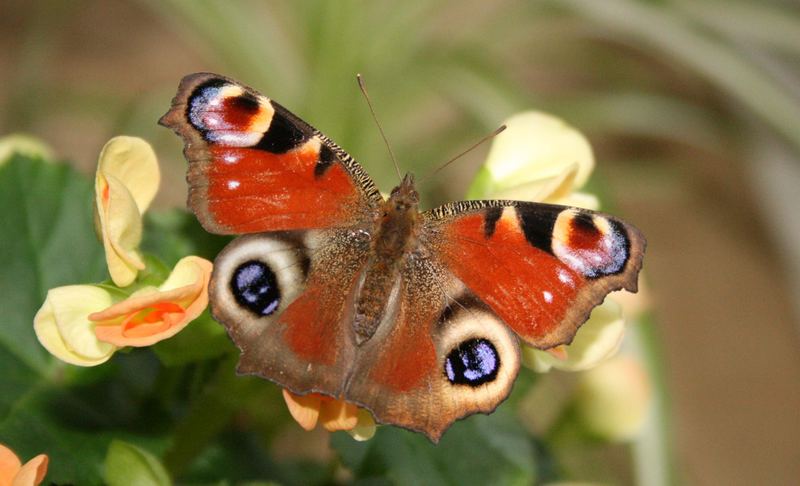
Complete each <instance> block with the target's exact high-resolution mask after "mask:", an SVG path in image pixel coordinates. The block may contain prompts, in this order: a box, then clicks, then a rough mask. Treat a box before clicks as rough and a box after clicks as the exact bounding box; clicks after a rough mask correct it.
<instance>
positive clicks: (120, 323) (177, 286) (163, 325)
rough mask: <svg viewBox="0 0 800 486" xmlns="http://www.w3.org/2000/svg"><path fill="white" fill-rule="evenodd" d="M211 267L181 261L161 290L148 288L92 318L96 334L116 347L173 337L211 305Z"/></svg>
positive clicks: (195, 261) (190, 260) (206, 263)
mask: <svg viewBox="0 0 800 486" xmlns="http://www.w3.org/2000/svg"><path fill="white" fill-rule="evenodd" d="M211 271H212V264H211V262H209V261H208V260H205V259H203V258H200V257H195V256H189V257H185V258H183V259H181V260H180V261H179V262H178V263H177V264H176V265H175V268H174V269H173V270H172V273H171V274H170V276H169V277H168V278H167V280H166V281H165V282H164V283H163V284H162V285H161V287H159V289H158V290H153V289H147V290H143V291H140V292H137V293H136V294H134V295H132V296H131V297H129V298H127V299H125V300H123V301H120V302H117V303H116V304H114V305H112V306H110V307H108V308H106V309H104V310H102V311H100V312H95V313H93V314H92V315H90V316H89V319H91V320H92V321H94V322H96V323H97V326H96V327H95V329H94V332H95V335H96V336H97V338H98V339H99V340H101V341H104V342H108V343H111V344H114V345H116V346H150V345H152V344H155V343H157V342H159V341H163V340H164V339H167V338H169V337H172V336H174V335H175V334H177V333H178V332H180V331H181V330H182V329H183V328H184V327H186V326H187V325H188V324H189V323H190V322H191V321H193V320H194V319H195V318H196V317H197V316H199V315H200V314H201V313H202V312H203V311H204V310H205V308H206V307H207V306H208V281H209V279H210V278H211Z"/></svg>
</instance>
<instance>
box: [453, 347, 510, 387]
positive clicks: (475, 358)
mask: <svg viewBox="0 0 800 486" xmlns="http://www.w3.org/2000/svg"><path fill="white" fill-rule="evenodd" d="M499 369H500V356H499V355H498V354H497V349H496V348H495V347H494V344H492V342H491V341H489V340H488V339H483V338H473V339H468V340H466V341H463V342H461V343H459V344H458V346H456V347H455V348H454V349H452V350H451V351H450V352H449V353H448V354H447V356H446V357H445V359H444V373H445V375H446V376H447V379H448V380H449V381H450V383H453V384H458V385H470V386H478V385H482V384H484V383H488V382H491V381H494V379H495V378H497V371H498V370H499Z"/></svg>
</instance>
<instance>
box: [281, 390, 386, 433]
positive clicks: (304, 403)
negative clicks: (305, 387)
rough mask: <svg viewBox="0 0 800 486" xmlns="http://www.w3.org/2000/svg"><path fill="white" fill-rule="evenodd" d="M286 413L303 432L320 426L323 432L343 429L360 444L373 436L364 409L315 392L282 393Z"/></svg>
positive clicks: (286, 391) (372, 421) (370, 424)
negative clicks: (287, 409) (301, 393)
mask: <svg viewBox="0 0 800 486" xmlns="http://www.w3.org/2000/svg"><path fill="white" fill-rule="evenodd" d="M283 399H284V400H286V406H287V407H288V408H289V413H291V414H292V417H293V418H294V419H295V421H297V423H298V424H300V427H303V428H304V429H305V430H314V428H315V427H316V426H317V423H321V424H322V426H323V427H324V428H325V430H327V431H329V432H334V431H337V430H345V431H347V433H349V434H350V435H351V436H352V437H353V438H354V439H356V440H359V441H363V440H368V439H370V438H372V436H373V435H375V420H374V419H373V418H372V415H371V414H370V413H369V412H367V411H366V410H364V409H361V408H358V407H357V406H355V405H353V404H352V403H349V402H346V401H344V400H338V399H336V398H332V397H329V396H326V395H320V394H319V393H309V394H308V395H295V394H294V393H292V392H290V391H289V390H286V389H284V390H283Z"/></svg>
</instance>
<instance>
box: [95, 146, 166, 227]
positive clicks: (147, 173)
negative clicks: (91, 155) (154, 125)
mask: <svg viewBox="0 0 800 486" xmlns="http://www.w3.org/2000/svg"><path fill="white" fill-rule="evenodd" d="M97 172H98V173H102V174H103V175H104V176H105V177H107V178H112V177H113V178H114V179H116V180H119V181H122V182H123V183H124V185H125V187H126V188H127V189H128V191H130V193H131V195H132V196H133V200H134V201H135V203H136V206H137V208H138V210H139V213H140V214H144V212H145V211H146V210H147V208H148V207H149V206H150V203H151V202H152V201H153V198H154V197H155V195H156V191H158V185H159V182H160V180H161V174H160V172H159V168H158V160H157V159H156V154H155V152H153V148H152V147H151V146H150V144H149V143H147V142H146V141H144V140H142V139H141V138H138V137H126V136H120V137H114V138H112V139H111V140H109V141H108V142H107V143H106V145H105V146H104V147H103V149H102V150H101V151H100V159H99V160H98V162H97Z"/></svg>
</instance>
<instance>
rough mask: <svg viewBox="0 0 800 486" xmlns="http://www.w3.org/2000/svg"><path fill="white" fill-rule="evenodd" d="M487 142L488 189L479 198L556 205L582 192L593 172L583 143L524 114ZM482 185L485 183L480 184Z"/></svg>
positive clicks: (559, 125) (556, 123)
mask: <svg viewBox="0 0 800 486" xmlns="http://www.w3.org/2000/svg"><path fill="white" fill-rule="evenodd" d="M505 124H506V127H507V128H506V130H505V131H503V132H502V133H500V134H499V135H497V137H495V139H494V141H493V142H492V148H491V150H490V151H489V157H488V159H487V161H486V165H485V171H486V172H487V174H488V176H489V179H490V183H489V184H487V189H488V190H487V194H485V195H483V196H482V197H488V196H491V197H500V196H498V194H499V195H501V196H503V197H509V196H510V197H515V198H521V199H524V200H532V201H549V200H550V199H558V198H561V197H564V196H566V195H568V194H569V193H571V192H572V191H573V190H575V189H577V188H580V187H582V186H583V185H584V184H585V183H586V180H587V179H588V178H589V174H590V173H591V171H592V169H593V168H594V156H593V155H592V149H591V147H590V145H589V143H588V141H587V140H586V138H585V137H584V136H583V135H582V134H581V133H580V132H578V131H577V130H575V129H574V128H572V127H570V126H569V125H567V124H566V123H564V122H563V121H562V120H560V119H558V118H556V117H553V116H551V115H548V114H545V113H541V112H536V111H529V112H523V113H520V114H517V115H515V116H513V117H511V118H509V119H508V120H506V122H505ZM483 183H484V184H486V182H485V181H484V182H483Z"/></svg>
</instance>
